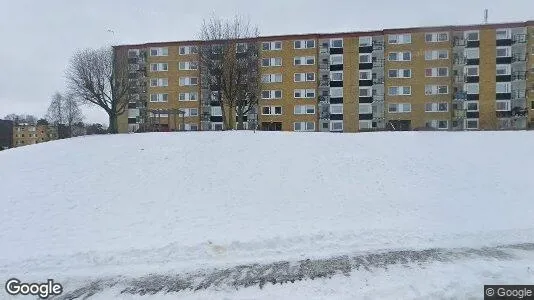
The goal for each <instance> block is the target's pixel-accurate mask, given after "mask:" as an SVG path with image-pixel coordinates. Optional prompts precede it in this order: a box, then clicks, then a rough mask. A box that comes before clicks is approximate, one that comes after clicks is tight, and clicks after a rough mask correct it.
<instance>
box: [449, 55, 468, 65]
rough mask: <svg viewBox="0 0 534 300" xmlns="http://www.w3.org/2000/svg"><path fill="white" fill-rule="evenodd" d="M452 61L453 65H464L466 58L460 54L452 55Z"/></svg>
mask: <svg viewBox="0 0 534 300" xmlns="http://www.w3.org/2000/svg"><path fill="white" fill-rule="evenodd" d="M452 61H453V63H454V64H455V65H465V64H466V63H467V58H465V57H464V56H461V57H458V56H457V57H454V58H453V60H452Z"/></svg>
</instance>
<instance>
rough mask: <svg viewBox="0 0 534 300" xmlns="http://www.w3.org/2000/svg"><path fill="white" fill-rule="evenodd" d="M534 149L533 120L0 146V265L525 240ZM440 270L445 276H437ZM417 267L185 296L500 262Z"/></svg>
mask: <svg viewBox="0 0 534 300" xmlns="http://www.w3.org/2000/svg"><path fill="white" fill-rule="evenodd" d="M533 146H534V140H533V135H532V133H530V132H458V133H451V132H405V133H394V132H389V133H367V134H321V133H290V132H288V133H269V132H258V133H252V132H239V133H238V132H197V133H151V134H130V135H115V136H91V137H83V138H75V139H70V140H61V141H54V142H49V143H44V144H38V145H32V146H27V147H22V148H17V149H11V150H8V151H2V152H0V178H1V180H0V191H2V199H0V205H1V206H2V218H1V219H0V241H1V244H2V246H3V247H1V248H0V274H3V275H4V276H5V277H6V278H5V279H7V278H8V277H13V276H15V277H17V276H18V277H19V278H24V279H27V280H31V279H35V280H44V279H46V278H51V277H52V278H59V279H62V280H64V281H66V282H69V281H72V282H76V280H83V278H97V277H98V276H115V275H125V274H127V275H132V276H142V275H145V274H148V273H176V272H186V271H194V270H196V269H200V268H213V267H226V266H234V265H237V264H247V263H258V262H261V263H268V262H275V261H280V260H290V261H291V260H301V259H305V258H321V257H331V256H334V255H343V254H355V253H356V254H357V253H364V252H370V251H377V250H384V249H428V248H435V247H443V248H452V247H475V248H476V247H486V246H495V245H507V244H517V243H532V242H534V222H533V221H532V220H533V217H532V216H534V202H532V195H531V192H530V191H529V190H530V189H529V187H530V186H531V181H532V180H531V178H530V177H529V174H530V171H531V170H532V169H533V167H534V161H532V160H531V159H529V157H530V156H531V152H532V149H533ZM502 264H505V265H506V262H502ZM508 264H509V265H506V266H507V267H509V268H511V270H512V272H511V273H510V274H508V273H507V274H501V275H500V276H501V277H499V276H497V277H495V278H494V279H495V280H497V279H499V278H500V280H503V281H508V280H510V281H513V280H515V279H517V278H525V277H521V276H522V275H524V274H523V273H522V272H530V271H528V270H527V269H525V268H522V267H521V266H524V264H523V265H521V264H520V263H518V262H508ZM456 268H457V270H456ZM438 269H439V270H442V271H443V272H444V274H443V275H440V277H435V278H434V277H432V270H438ZM531 269H532V266H530V269H529V270H531ZM426 270H427V271H428V272H426V271H419V270H418V271H413V270H412V271H411V272H405V271H403V272H401V271H399V272H401V273H402V274H407V275H406V276H408V277H409V278H408V277H407V278H406V282H405V281H404V280H405V278H404V277H403V279H402V280H394V281H393V282H392V281H391V280H385V279H384V278H387V277H388V276H390V277H391V276H393V277H395V276H397V275H395V274H397V273H396V272H397V271H396V270H394V269H390V270H387V271H384V270H382V271H377V272H376V273H369V272H363V273H361V272H353V273H352V274H353V275H351V276H350V277H348V278H345V277H343V275H341V277H339V278H338V277H336V278H338V279H336V280H334V279H331V280H330V282H335V283H332V284H333V285H326V286H325V285H323V284H321V281H320V280H319V279H317V280H314V281H305V282H299V283H295V284H294V286H293V287H292V286H291V285H284V286H282V287H279V286H273V287H270V288H269V287H266V288H264V289H263V290H262V291H261V292H258V293H256V292H257V291H256V290H254V289H252V288H247V289H243V290H240V291H239V292H224V291H223V292H216V291H210V290H207V291H198V292H196V293H192V294H191V295H190V296H191V297H192V299H196V298H199V299H201V298H203V296H202V295H205V296H206V297H208V296H209V295H211V294H210V293H216V294H213V295H214V296H213V297H214V298H218V299H219V298H221V297H230V298H231V299H234V297H235V298H237V299H244V298H256V295H257V296H258V297H260V298H261V297H264V298H284V295H286V294H287V295H292V294H291V293H292V292H293V289H299V291H300V290H302V291H303V297H304V298H307V297H308V296H310V297H311V296H312V295H316V296H317V298H316V299H320V298H321V297H323V296H324V297H326V298H328V297H329V295H331V294H328V291H327V290H328V289H329V288H330V289H335V290H336V291H337V290H338V289H341V290H347V289H349V290H350V291H352V292H353V294H352V295H355V294H354V293H358V291H362V290H363V293H364V294H365V293H367V292H366V291H368V292H370V291H376V290H378V287H379V286H382V285H383V284H387V286H385V287H384V288H383V289H382V291H383V292H385V293H387V291H388V289H391V288H394V287H395V286H398V287H400V286H402V287H403V288H404V289H408V290H414V294H413V295H411V294H406V295H407V297H412V298H417V297H419V296H418V294H417V293H419V292H420V293H424V291H423V290H422V288H423V286H421V284H420V283H417V282H418V280H419V279H420V278H429V280H432V278H434V279H435V280H438V281H439V283H436V284H437V285H438V286H440V287H443V288H445V287H447V286H460V287H462V286H463V287H464V288H465V289H469V290H473V291H478V290H481V289H482V288H481V286H480V282H482V281H483V280H481V279H482V278H490V277H491V274H500V273H501V272H500V270H502V268H499V267H492V265H491V264H490V265H487V264H483V263H475V262H465V263H464V264H461V263H458V265H454V264H453V265H446V266H437V265H431V266H429V267H428V269H426ZM447 270H448V271H447ZM384 272H385V273H384ZM458 272H461V273H462V277H460V279H457V278H456V277H454V278H453V274H456V273H458ZM401 273H399V274H401ZM427 273H428V274H427ZM435 273H436V274H437V273H439V272H437V271H436V272H435ZM387 274H389V275H387ZM488 274H489V275H488ZM529 274H530V273H529ZM365 276H368V277H366V281H367V282H368V283H367V284H366V285H365V286H363V283H362V282H361V278H363V277H365ZM470 276H471V277H470ZM487 276H490V277H487ZM530 276H532V275H530ZM464 277H465V278H464ZM397 278H398V277H397ZM462 278H464V279H465V280H461V279H462ZM469 278H474V279H476V280H474V279H473V280H471V281H469ZM0 279H4V278H0ZM531 279H532V277H531ZM321 280H328V279H321ZM410 280H411V281H410ZM458 280H460V281H458ZM466 280H467V281H466ZM409 282H413V283H409ZM455 282H461V283H462V284H460V285H457V284H455ZM356 283H357V284H356ZM286 289H287V290H286ZM358 289H360V290H358ZM350 291H348V292H350ZM107 292H108V293H111V292H112V291H107ZM457 292H458V291H457ZM202 293H205V294H202ZM217 293H219V294H217ZM284 293H286V294H284ZM317 293H318V294H317ZM0 295H1V294H0ZM228 295H231V296H228ZM350 295H351V294H350V293H349V294H347V297H348V298H350ZM367 295H369V297H370V298H374V297H373V296H372V295H371V294H367ZM426 295H428V294H426ZM338 296H339V295H338ZM338 296H336V297H335V298H339V297H338ZM132 297H134V298H135V296H132ZM240 297H241V298H240ZM451 297H452V296H451ZM312 298H313V297H312ZM452 298H454V297H452Z"/></svg>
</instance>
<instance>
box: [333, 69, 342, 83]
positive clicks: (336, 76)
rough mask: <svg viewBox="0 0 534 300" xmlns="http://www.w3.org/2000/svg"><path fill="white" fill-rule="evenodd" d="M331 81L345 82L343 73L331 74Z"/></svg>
mask: <svg viewBox="0 0 534 300" xmlns="http://www.w3.org/2000/svg"><path fill="white" fill-rule="evenodd" d="M330 80H331V81H343V71H335V72H330Z"/></svg>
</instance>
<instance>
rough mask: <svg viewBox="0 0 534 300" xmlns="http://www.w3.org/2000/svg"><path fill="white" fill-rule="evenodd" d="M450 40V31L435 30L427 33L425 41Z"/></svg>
mask: <svg viewBox="0 0 534 300" xmlns="http://www.w3.org/2000/svg"><path fill="white" fill-rule="evenodd" d="M448 40H449V33H448V32H433V33H427V34H425V41H426V42H427V43H435V42H447V41H448Z"/></svg>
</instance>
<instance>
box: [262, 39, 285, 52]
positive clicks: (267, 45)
mask: <svg viewBox="0 0 534 300" xmlns="http://www.w3.org/2000/svg"><path fill="white" fill-rule="evenodd" d="M261 49H262V50H263V51H278V50H282V42H280V41H275V42H263V43H261Z"/></svg>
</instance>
